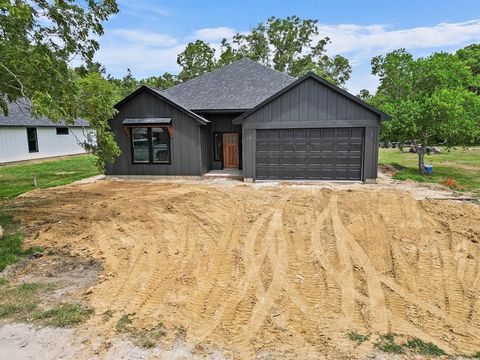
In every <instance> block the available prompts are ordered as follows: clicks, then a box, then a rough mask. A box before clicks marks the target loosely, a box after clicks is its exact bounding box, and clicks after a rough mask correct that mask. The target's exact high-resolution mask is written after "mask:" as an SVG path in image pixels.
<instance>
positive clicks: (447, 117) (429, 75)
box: [371, 49, 480, 174]
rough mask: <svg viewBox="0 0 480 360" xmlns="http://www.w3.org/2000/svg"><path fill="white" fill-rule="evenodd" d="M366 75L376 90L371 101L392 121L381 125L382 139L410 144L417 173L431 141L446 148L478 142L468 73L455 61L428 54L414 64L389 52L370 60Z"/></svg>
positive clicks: (479, 103)
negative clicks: (374, 79)
mask: <svg viewBox="0 0 480 360" xmlns="http://www.w3.org/2000/svg"><path fill="white" fill-rule="evenodd" d="M372 74H374V75H377V76H379V78H380V85H379V86H378V89H377V93H376V95H375V97H374V98H373V99H372V100H371V101H372V103H374V104H375V105H377V106H379V107H380V108H382V109H383V110H385V111H386V112H387V113H389V114H391V115H392V117H393V120H392V121H390V122H387V123H385V124H384V125H383V129H382V138H383V139H384V140H393V141H399V142H406V141H410V142H412V143H413V144H414V146H415V148H416V150H417V153H418V169H419V172H420V173H421V174H425V162H424V156H425V152H426V148H427V146H428V145H429V144H430V142H431V141H432V140H435V139H442V140H443V141H444V142H445V144H446V145H447V146H451V145H458V144H471V143H474V142H475V141H478V138H479V135H480V126H479V123H478V119H479V118H480V97H479V96H478V95H477V94H475V93H474V92H473V91H471V85H472V83H473V81H474V79H473V76H472V72H471V71H470V69H469V67H468V66H467V65H466V64H465V63H464V62H463V61H462V60H461V59H459V58H458V56H456V55H452V54H448V53H434V54H432V55H431V56H428V57H426V58H419V59H416V60H415V59H414V58H413V56H412V55H411V54H409V53H408V52H406V51H405V50H404V49H400V50H395V51H392V52H390V53H388V54H386V55H385V56H376V57H374V58H373V59H372Z"/></svg>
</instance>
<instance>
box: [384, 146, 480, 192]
mask: <svg viewBox="0 0 480 360" xmlns="http://www.w3.org/2000/svg"><path fill="white" fill-rule="evenodd" d="M441 150H442V154H437V155H425V163H426V164H429V165H433V174H432V175H430V176H422V175H420V174H419V173H418V155H417V154H410V153H408V152H406V151H405V152H401V151H400V150H398V149H380V154H379V164H380V165H390V166H392V167H394V168H396V169H397V170H398V172H397V173H396V174H395V175H394V178H395V179H397V180H407V179H410V180H414V181H418V182H429V183H437V184H442V183H444V182H445V180H446V179H447V178H448V177H451V178H452V179H453V181H454V182H455V183H456V184H458V186H459V187H455V188H456V189H458V190H465V191H472V192H475V193H478V194H480V176H479V175H478V174H479V173H480V148H478V147H477V148H471V150H470V151H464V150H462V149H456V150H455V149H451V150H450V151H448V150H446V149H443V148H442V149H441Z"/></svg>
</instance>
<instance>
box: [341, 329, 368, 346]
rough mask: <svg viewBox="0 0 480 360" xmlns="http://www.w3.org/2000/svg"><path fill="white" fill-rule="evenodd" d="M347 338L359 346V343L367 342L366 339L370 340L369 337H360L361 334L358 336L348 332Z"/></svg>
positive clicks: (355, 333)
mask: <svg viewBox="0 0 480 360" xmlns="http://www.w3.org/2000/svg"><path fill="white" fill-rule="evenodd" d="M347 336H348V338H349V339H350V340H351V341H354V342H356V343H357V344H361V343H363V342H365V341H367V340H368V339H370V335H362V334H359V333H357V332H355V331H350V332H349V333H348V334H347Z"/></svg>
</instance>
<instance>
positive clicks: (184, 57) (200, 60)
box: [177, 40, 216, 81]
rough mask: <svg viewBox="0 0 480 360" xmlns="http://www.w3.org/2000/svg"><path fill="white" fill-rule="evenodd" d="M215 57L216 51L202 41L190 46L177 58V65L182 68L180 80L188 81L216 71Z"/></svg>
mask: <svg viewBox="0 0 480 360" xmlns="http://www.w3.org/2000/svg"><path fill="white" fill-rule="evenodd" d="M214 55H215V49H213V48H212V47H211V46H210V45H208V44H206V43H204V42H203V41H201V40H197V41H195V42H194V43H190V44H188V45H187V47H186V48H185V50H184V51H182V52H181V53H180V54H178V57H177V63H178V65H180V66H181V68H182V71H180V74H178V78H179V79H180V80H181V81H187V80H190V79H193V78H196V77H197V76H200V75H203V74H205V73H207V72H209V71H212V70H214V69H215V67H216V61H215V58H214Z"/></svg>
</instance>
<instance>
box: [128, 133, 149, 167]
mask: <svg viewBox="0 0 480 360" xmlns="http://www.w3.org/2000/svg"><path fill="white" fill-rule="evenodd" d="M148 130H149V129H148V128H133V129H132V147H133V162H136V163H148V162H150V145H149V141H148V132H149V131H148Z"/></svg>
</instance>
